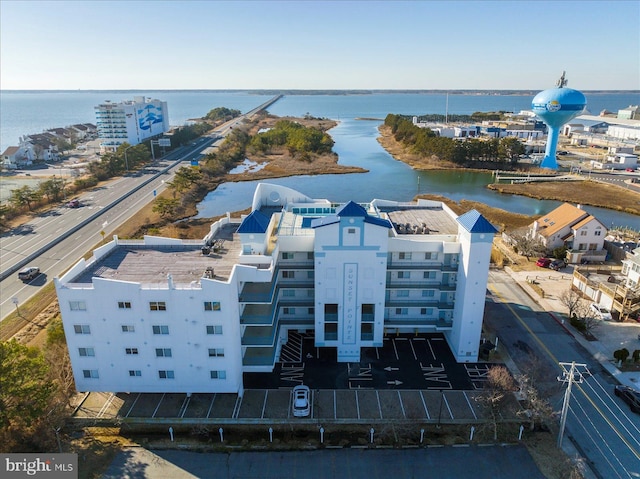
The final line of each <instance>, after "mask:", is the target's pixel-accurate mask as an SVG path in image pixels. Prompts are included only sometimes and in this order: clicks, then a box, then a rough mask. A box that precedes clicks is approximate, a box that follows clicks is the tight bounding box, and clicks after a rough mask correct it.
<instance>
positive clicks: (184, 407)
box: [178, 396, 191, 417]
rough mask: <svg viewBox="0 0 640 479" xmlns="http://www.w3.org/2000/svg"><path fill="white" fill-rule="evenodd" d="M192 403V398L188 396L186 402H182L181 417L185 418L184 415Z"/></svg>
mask: <svg viewBox="0 0 640 479" xmlns="http://www.w3.org/2000/svg"><path fill="white" fill-rule="evenodd" d="M190 402H191V396H187V397H186V398H184V401H182V406H180V411H182V413H180V412H178V414H179V415H180V417H184V413H185V412H187V408H188V407H189V403H190Z"/></svg>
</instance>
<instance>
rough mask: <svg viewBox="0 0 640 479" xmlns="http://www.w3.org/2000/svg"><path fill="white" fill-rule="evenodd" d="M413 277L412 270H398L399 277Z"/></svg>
mask: <svg viewBox="0 0 640 479" xmlns="http://www.w3.org/2000/svg"><path fill="white" fill-rule="evenodd" d="M409 278H411V271H398V279H409Z"/></svg>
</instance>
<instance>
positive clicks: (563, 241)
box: [528, 203, 607, 263]
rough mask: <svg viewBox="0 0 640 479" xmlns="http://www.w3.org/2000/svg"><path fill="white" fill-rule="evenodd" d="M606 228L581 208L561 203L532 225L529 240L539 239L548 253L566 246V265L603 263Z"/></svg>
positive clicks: (605, 253) (605, 254)
mask: <svg viewBox="0 0 640 479" xmlns="http://www.w3.org/2000/svg"><path fill="white" fill-rule="evenodd" d="M606 235H607V228H606V227H605V226H604V225H603V224H602V223H601V222H600V221H598V220H597V219H596V218H595V217H594V216H592V215H590V214H589V213H587V212H586V211H584V210H583V209H582V208H581V207H576V206H573V205H572V204H569V203H563V204H562V205H560V206H559V207H557V208H556V209H555V210H553V211H551V212H549V213H547V214H546V215H544V216H542V217H540V218H539V219H537V220H536V221H534V222H533V223H532V224H531V226H530V227H529V232H528V236H529V237H530V238H534V239H538V240H540V241H541V242H542V244H543V245H544V246H545V247H546V248H547V249H548V250H553V249H556V248H561V247H563V246H565V247H566V248H567V260H568V262H569V263H580V262H583V261H604V260H605V259H606V256H607V252H606V250H605V249H604V237H605V236H606Z"/></svg>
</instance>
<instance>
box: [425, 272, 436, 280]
mask: <svg viewBox="0 0 640 479" xmlns="http://www.w3.org/2000/svg"><path fill="white" fill-rule="evenodd" d="M422 277H423V278H424V279H436V272H435V271H425V272H424V273H422Z"/></svg>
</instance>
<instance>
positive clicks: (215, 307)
mask: <svg viewBox="0 0 640 479" xmlns="http://www.w3.org/2000/svg"><path fill="white" fill-rule="evenodd" d="M204 310H205V311H220V301H205V302H204Z"/></svg>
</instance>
